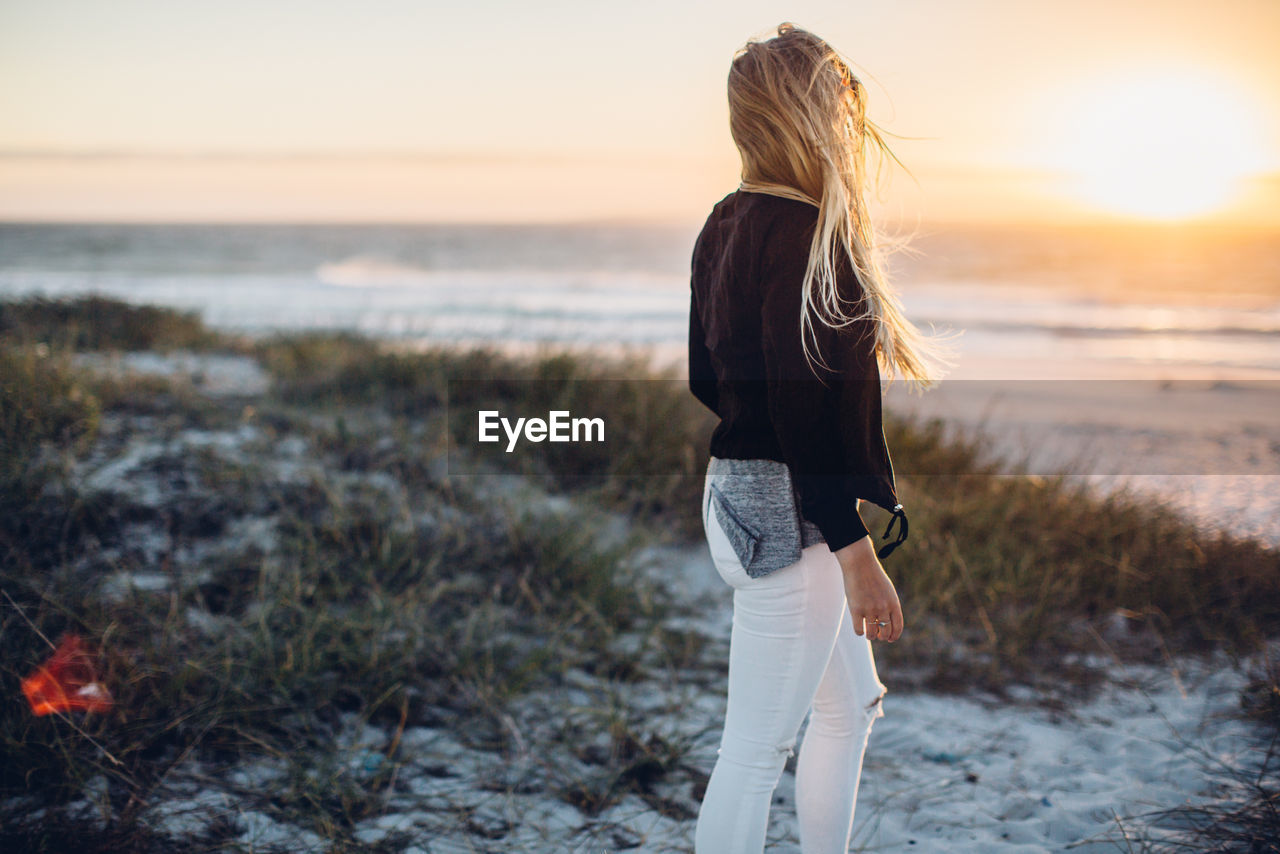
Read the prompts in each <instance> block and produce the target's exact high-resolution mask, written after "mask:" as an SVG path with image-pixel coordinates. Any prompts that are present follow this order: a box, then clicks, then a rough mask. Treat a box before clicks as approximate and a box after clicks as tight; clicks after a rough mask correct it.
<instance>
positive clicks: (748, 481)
mask: <svg viewBox="0 0 1280 854" xmlns="http://www.w3.org/2000/svg"><path fill="white" fill-rule="evenodd" d="M713 488H714V489H715V490H716V491H718V492H719V494H720V496H721V497H722V500H724V501H725V502H727V503H728V504H729V505H730V507H731V510H732V512H733V513H734V515H736V516H737V517H738V519H739V520H740V521H741V522H743V523H745V524H747V525H749V526H751V528H753V529H754V530H755V532H756V533H757V534H758V535H759V537H758V542H757V544H756V548H755V552H754V555H753V557H752V559H751V561H750V565H748V566H746V567H745V568H746V571H747V574H748V575H750V576H751V577H753V578H758V577H760V576H762V575H767V574H768V573H770V572H773V571H774V570H778V569H782V568H783V567H786V566H790V565H791V564H793V563H795V562H796V561H797V560H799V559H800V549H805V548H808V547H809V546H813V545H817V544H819V543H825V542H826V539H825V538H824V537H823V536H822V532H821V531H820V530H818V526H817V525H815V524H813V523H812V522H810V521H809V520H808V519H805V518H804V516H803V515H802V514H801V512H800V509H799V508H800V497H799V495H798V494H797V492H796V490H795V486H794V484H793V482H792V479H791V471H790V469H788V468H787V466H786V464H785V463H781V462H778V461H777V460H767V459H751V460H734V459H723V458H720V457H712V458H711V460H710V462H709V464H708V466H707V483H706V489H705V492H706V493H708V497H710V493H711V491H712V489H713Z"/></svg>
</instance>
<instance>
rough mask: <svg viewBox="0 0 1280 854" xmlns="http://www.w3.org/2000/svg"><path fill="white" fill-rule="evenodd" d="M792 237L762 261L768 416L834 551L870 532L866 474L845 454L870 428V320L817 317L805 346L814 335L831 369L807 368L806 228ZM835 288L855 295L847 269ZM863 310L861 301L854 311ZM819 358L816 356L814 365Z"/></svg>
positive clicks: (805, 508)
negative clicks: (841, 322)
mask: <svg viewBox="0 0 1280 854" xmlns="http://www.w3.org/2000/svg"><path fill="white" fill-rule="evenodd" d="M790 231H791V229H784V230H783V233H780V234H777V235H775V236H774V237H773V238H772V239H771V240H770V241H768V242H767V244H766V247H765V253H764V256H763V258H762V262H761V284H762V297H763V299H762V308H763V318H762V334H763V351H764V360H765V372H766V383H767V390H768V398H769V416H770V419H771V421H772V422H773V426H774V431H775V433H776V435H777V438H778V443H779V445H780V446H781V448H782V452H783V455H784V457H785V458H786V462H787V465H788V466H789V467H790V469H791V473H792V479H793V481H794V483H795V485H796V492H797V493H798V495H799V497H800V505H801V511H802V513H803V515H804V516H805V518H806V519H809V520H810V521H812V522H813V523H814V524H815V525H817V527H818V530H820V531H821V532H822V535H823V537H824V538H825V539H826V541H827V544H828V546H829V547H830V548H831V550H832V551H838V550H839V549H841V548H843V547H845V546H847V545H849V544H850V543H854V542H857V541H858V540H860V539H862V538H863V537H865V536H867V535H868V533H869V532H868V531H867V528H866V525H864V524H863V521H862V518H861V517H860V516H859V515H858V510H857V507H858V503H857V502H858V497H857V493H858V491H859V490H858V479H859V477H865V476H866V475H867V474H868V473H867V472H858V471H853V470H851V467H852V466H851V463H850V459H851V457H852V456H853V455H851V454H850V453H849V452H848V449H849V448H851V447H858V446H859V445H865V443H866V442H867V441H868V436H867V431H868V430H870V429H871V428H872V426H873V425H872V424H871V420H872V419H871V417H870V414H869V412H868V409H869V407H868V406H867V400H868V395H869V394H870V393H871V392H872V389H871V388H870V386H869V385H868V384H869V383H875V386H874V393H875V394H876V395H878V394H879V391H880V387H879V368H878V365H877V363H876V359H875V350H874V346H875V345H874V342H875V337H874V335H873V334H872V332H873V330H872V327H871V325H870V322H869V321H865V320H859V321H857V322H855V323H853V324H850V325H849V326H846V327H844V328H842V329H839V330H836V329H832V328H830V327H828V326H826V325H825V324H823V323H821V321H818V320H816V319H815V320H814V325H813V333H814V336H811V338H810V342H809V346H810V348H811V350H812V349H813V347H814V340H813V337H815V336H816V341H817V347H818V350H819V353H820V355H821V360H822V361H823V362H825V363H826V365H827V367H828V368H829V369H830V370H827V369H824V368H823V367H822V366H821V364H816V365H815V366H814V367H812V368H811V367H810V365H809V363H808V361H807V360H806V357H805V354H804V349H803V346H802V343H801V339H800V312H801V300H802V296H801V285H802V283H803V280H804V272H805V266H806V264H807V262H808V248H809V236H810V235H811V234H812V227H810V228H809V229H807V230H799V229H797V230H796V233H794V234H792V233H788V232H790ZM838 269H839V268H838ZM838 282H839V285H840V291H841V294H842V296H844V298H845V299H850V300H858V299H859V298H860V297H861V295H862V290H861V287H860V286H859V285H858V283H857V278H856V276H853V275H852V271H851V268H849V266H848V264H847V263H846V264H845V266H844V268H843V269H841V270H840V275H839V278H838ZM815 296H816V295H815ZM862 308H863V304H862V302H861V301H859V302H858V303H857V306H856V309H857V310H861V309H862ZM846 310H850V311H852V310H853V307H847V309H846ZM817 357H818V354H817V353H815V361H816V360H817ZM815 371H816V372H817V373H815ZM819 374H820V375H821V376H822V381H820V380H819V379H818V375H819Z"/></svg>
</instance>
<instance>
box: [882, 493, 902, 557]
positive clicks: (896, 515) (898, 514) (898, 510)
mask: <svg viewBox="0 0 1280 854" xmlns="http://www.w3.org/2000/svg"><path fill="white" fill-rule="evenodd" d="M899 520H901V522H902V524H901V525H899V526H898V539H896V540H894V541H893V542H892V543H889V544H887V545H885V546H882V547H881V548H880V551H878V552H876V557H878V558H880V559H881V560H884V559H885V558H886V557H888V556H889V553H890V552H892V551H893V550H894V549H896V548H897V547H898V546H900V545H902V544H903V542H905V541H906V539H907V511H905V510H903V509H902V505H901V504H898V505H897V506H895V507H894V508H893V518H892V519H890V520H889V524H888V526H887V527H886V528H885V529H884V533H883V534H881V535H880V539H882V540H883V539H888V537H889V532H890V531H891V530H893V525H894V523H895V522H898V521H899Z"/></svg>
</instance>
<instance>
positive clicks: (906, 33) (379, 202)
mask: <svg viewBox="0 0 1280 854" xmlns="http://www.w3.org/2000/svg"><path fill="white" fill-rule="evenodd" d="M783 20H791V21H794V22H795V23H797V24H798V25H800V26H804V27H807V28H809V29H812V30H814V31H815V32H817V33H819V34H820V35H822V36H824V37H825V38H827V39H828V40H829V41H830V42H832V43H833V44H834V45H835V46H836V47H837V48H839V49H840V50H841V51H842V52H843V53H844V54H845V55H846V56H848V57H849V58H850V59H851V60H853V62H854V64H855V68H856V69H857V70H858V71H859V72H860V74H861V76H862V77H863V80H864V82H866V83H867V85H868V88H869V91H870V96H871V104H870V116H871V118H872V119H873V120H874V121H876V122H877V123H878V124H879V125H880V126H881V127H883V128H886V129H887V130H889V131H891V132H892V133H894V134H897V135H899V137H907V138H894V137H890V140H891V143H892V144H893V146H894V150H895V152H896V153H897V154H898V156H899V157H900V158H901V159H902V160H903V161H904V162H905V163H906V164H907V166H908V167H909V168H910V169H911V170H912V172H913V173H914V175H915V179H914V180H913V179H912V178H911V177H910V176H908V175H906V174H905V173H903V172H902V171H901V170H898V169H896V168H895V169H894V170H893V172H892V174H891V179H890V182H889V184H888V185H887V188H886V193H885V195H884V197H883V199H882V200H881V205H882V206H883V207H884V208H885V209H887V210H888V211H889V212H891V213H892V214H896V215H901V216H905V217H907V218H908V219H910V218H912V217H915V216H917V215H919V216H922V217H924V218H938V219H968V218H979V219H987V218H1009V217H1015V218H1024V217H1035V218H1042V219H1055V218H1071V217H1081V216H1126V217H1149V218H1156V219H1170V218H1178V217H1211V218H1218V219H1227V218H1230V219H1233V220H1236V221H1244V220H1253V221H1269V222H1280V180H1278V179H1277V175H1280V51H1276V50H1275V45H1276V44H1278V43H1280V2H1276V0H1216V2H1208V1H1207V0H1108V1H1107V2H1104V1H1103V0H1072V2H1064V0H1035V1H1034V2H1026V0H1022V2H1018V0H966V2H954V0H893V2H879V3H868V2H848V0H813V2H794V3H785V4H784V3H776V2H759V0H734V1H733V2H688V0H684V2H672V0H651V1H650V2H647V3H645V4H639V3H610V2H599V0H596V2H585V0H558V2H497V0H470V2H466V3H461V2H457V3H450V4H447V5H446V4H441V3H436V2H421V0H419V2H410V0H380V2H367V0H366V2H363V3H356V2H339V0H306V2H295V0H271V2H262V0H258V2H248V0H220V2H217V3H213V2H172V0H169V2H159V0H116V2H112V3H102V2H87V0H0V152H3V156H0V218H5V219H24V218H38V219H50V218H55V219H56V218H71V219H101V218H142V219H166V218H170V219H272V218H279V219H293V220H298V219H330V220H341V219H365V220H369V219H372V220H404V219H426V220H447V219H462V220H477V219H492V220H537V219H551V220H563V219H582V218H596V217H607V218H612V219H617V218H662V219H679V220H690V219H697V218H700V217H701V216H702V215H704V213H705V210H706V208H707V207H708V206H709V204H710V203H711V202H714V201H715V200H716V199H718V198H720V196H722V195H723V194H724V193H726V192H728V191H730V190H731V189H732V188H733V186H734V184H735V183H736V179H737V165H738V164H737V157H736V153H735V151H734V149H733V145H732V142H731V140H730V139H729V135H728V129H727V108H726V106H725V95H724V81H725V74H726V71H727V68H728V64H729V61H730V59H731V57H732V55H733V52H734V50H735V49H736V48H738V47H739V46H740V45H741V44H742V43H743V42H744V41H745V40H746V39H747V38H748V37H750V36H752V35H758V34H762V33H764V32H766V31H767V30H769V29H770V28H771V27H772V26H773V25H775V24H777V23H779V22H781V21H783Z"/></svg>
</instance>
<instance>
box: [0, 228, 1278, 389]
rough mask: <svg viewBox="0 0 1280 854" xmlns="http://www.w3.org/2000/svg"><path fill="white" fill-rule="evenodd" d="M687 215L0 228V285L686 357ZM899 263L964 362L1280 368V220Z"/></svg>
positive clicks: (284, 323)
mask: <svg viewBox="0 0 1280 854" xmlns="http://www.w3.org/2000/svg"><path fill="white" fill-rule="evenodd" d="M696 235H697V226H689V227H677V226H663V227H657V226H628V225H610V224H585V225H537V226H533V225H523V226H522V225H511V226H474V225H456V226H451V225H274V224H273V225H255V224H244V225H221V224H217V225H203V224H163V225H151V224H17V223H5V224H0V296H4V297H13V296H22V295H28V294H44V295H47V296H66V295H72V294H80V293H86V292H90V291H96V292H100V293H105V294H110V295H112V296H116V297H119V298H122V299H126V300H129V301H133V302H152V303H160V304H163V305H169V306H175V307H179V308H183V309H193V310H196V311H198V312H199V313H200V314H201V315H202V316H203V318H204V320H205V321H206V322H207V323H208V324H210V325H211V326H213V327H216V328H219V329H225V330H233V331H243V332H253V333H259V332H266V331H270V330H301V329H328V330H338V329H341V330H352V331H357V332H362V333H366V334H369V335H373V336H378V337H382V338H388V339H397V340H403V341H422V342H436V341H450V342H494V343H503V344H508V343H513V342H525V343H536V342H543V341H546V342H555V343H567V344H579V345H611V346H626V347H635V348H643V349H646V350H650V351H652V352H654V353H655V354H656V357H657V358H659V359H662V358H664V357H665V358H666V359H667V360H668V361H671V362H673V363H674V362H678V361H679V357H680V355H681V353H682V352H683V350H682V348H683V347H684V344H685V336H686V334H687V323H688V287H689V285H688V269H689V255H690V252H691V250H692V246H693V241H694V239H695V237H696ZM887 267H888V270H889V272H890V274H891V276H892V278H893V281H894V282H895V283H896V285H897V286H898V288H899V289H900V291H901V293H902V296H903V302H904V304H905V306H906V309H907V313H908V315H909V316H910V317H911V318H912V319H913V320H914V321H915V322H916V323H917V324H918V325H920V326H922V328H925V329H929V328H935V329H939V330H954V331H961V330H963V331H962V332H961V335H960V337H959V338H958V339H957V346H958V347H959V351H958V352H959V355H960V362H959V364H958V365H957V368H956V370H955V371H954V372H953V374H952V376H953V377H999V378H1002V377H1004V376H1015V375H1016V376H1023V375H1025V371H1026V370H1027V366H1028V365H1032V366H1033V367H1034V371H1035V374H1034V375H1035V376H1036V377H1061V378H1076V377H1078V378H1084V377H1090V376H1096V375H1097V371H1098V370H1106V371H1110V372H1112V373H1113V374H1114V375H1120V376H1151V375H1152V372H1153V371H1154V372H1155V373H1156V374H1160V375H1165V376H1168V377H1179V376H1190V375H1194V376H1206V375H1208V376H1212V377H1215V378H1220V379H1233V378H1235V379H1238V378H1274V377H1280V235H1277V234H1276V233H1252V232H1240V233H1236V232H1228V233H1208V234H1201V233H1196V232H1178V231H1173V232H1170V231H1167V230H1165V231H1161V230H1154V231H1153V230H1149V229H1148V230H1143V229H1136V230H1131V231H1130V232H1127V233H1124V232H1122V233H1117V231H1116V230H1115V229H1080V228H1076V229H1050V228H1043V227H1041V228H1032V227H1017V226H1010V227H1005V228H1000V227H993V226H985V227H951V228H942V227H933V228H931V229H925V230H924V233H922V234H921V235H920V236H918V237H917V238H916V239H915V240H914V241H913V242H912V243H911V244H910V251H909V252H903V253H898V254H895V255H893V256H891V257H890V259H889V262H888V264H887Z"/></svg>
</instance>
